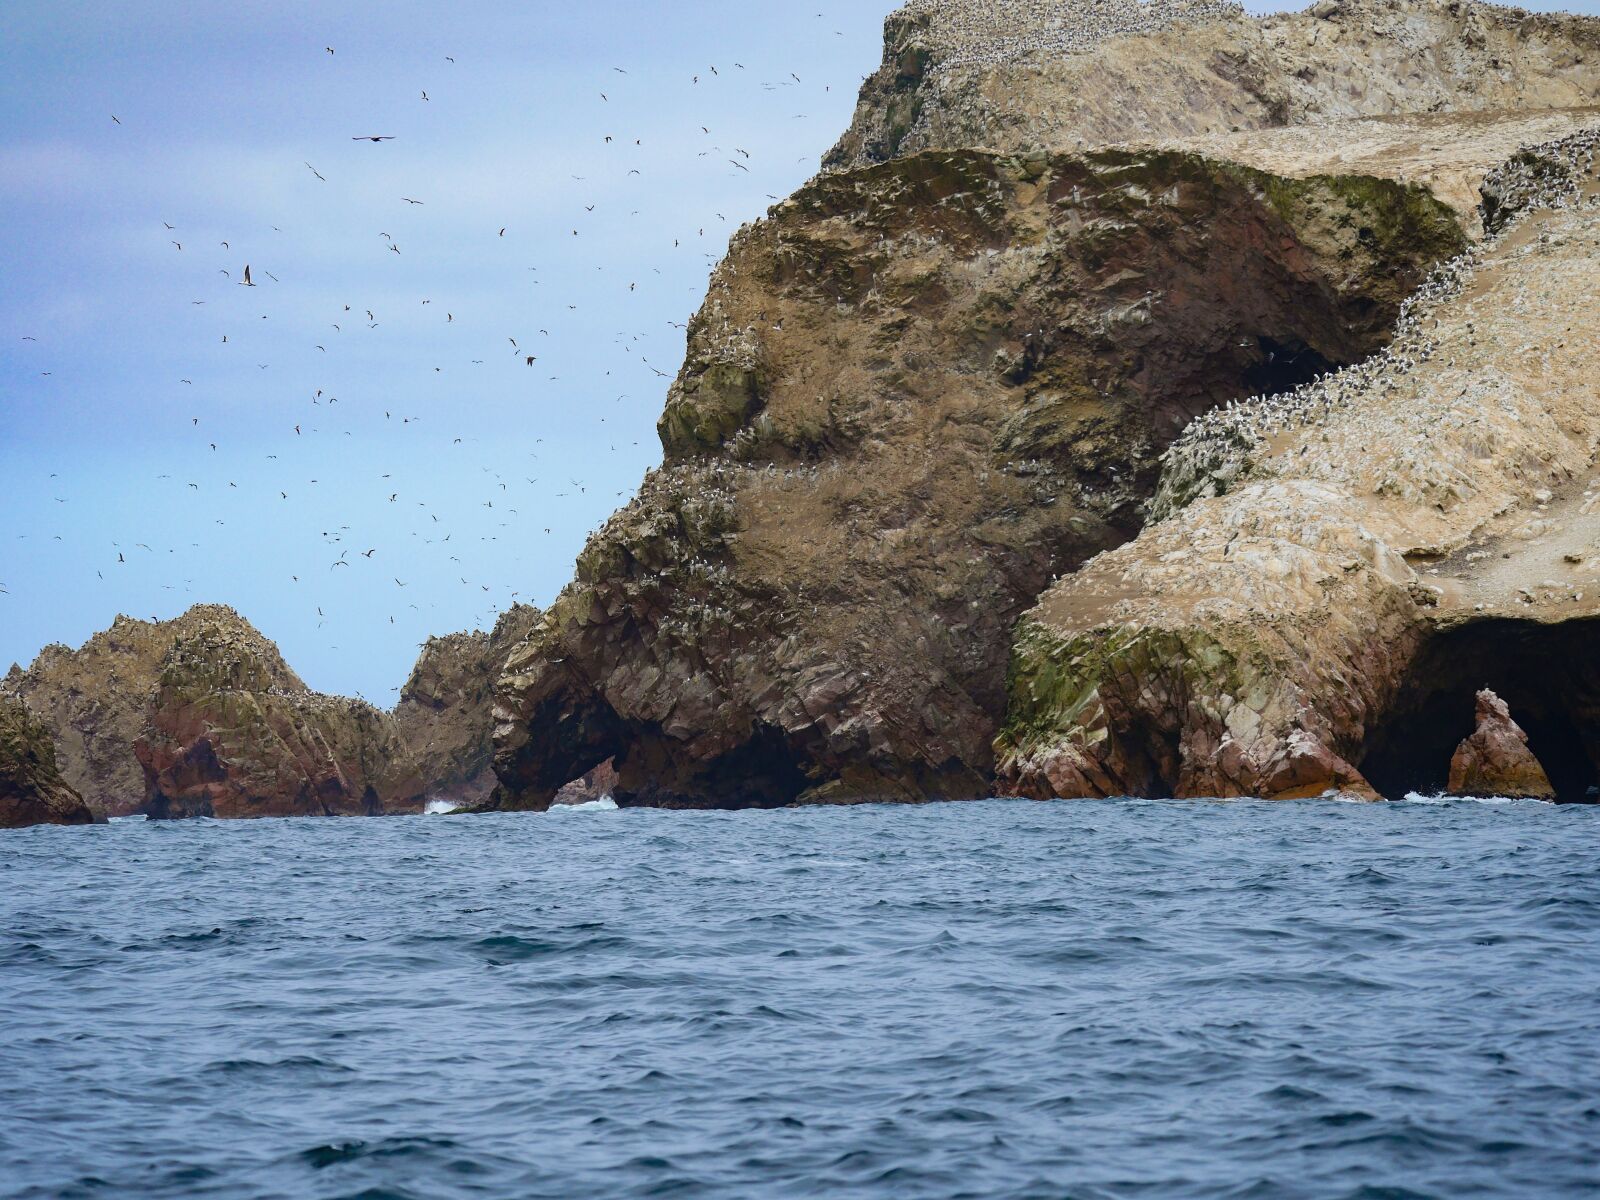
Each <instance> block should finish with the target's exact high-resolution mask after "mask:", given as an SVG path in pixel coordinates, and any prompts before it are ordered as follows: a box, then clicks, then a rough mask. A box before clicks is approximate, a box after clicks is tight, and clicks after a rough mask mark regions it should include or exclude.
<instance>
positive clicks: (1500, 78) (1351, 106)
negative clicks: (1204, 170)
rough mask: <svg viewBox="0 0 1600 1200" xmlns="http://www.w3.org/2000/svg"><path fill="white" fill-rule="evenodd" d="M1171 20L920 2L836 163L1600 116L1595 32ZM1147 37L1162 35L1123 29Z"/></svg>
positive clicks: (1435, 12) (1419, 22)
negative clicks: (1503, 116)
mask: <svg viewBox="0 0 1600 1200" xmlns="http://www.w3.org/2000/svg"><path fill="white" fill-rule="evenodd" d="M1160 7H1161V11H1160V12H1159V13H1158V14H1157V19H1154V20H1152V19H1151V18H1150V16H1149V15H1148V13H1147V11H1146V9H1145V8H1144V6H1141V5H1139V4H1138V3H1137V0H1036V2H1031V3H1000V4H993V3H991V4H975V3H969V2H967V0H925V2H924V0H916V2H914V3H911V4H908V5H906V6H905V7H904V8H902V9H900V10H899V11H897V12H896V13H894V14H893V15H891V16H890V18H889V19H888V21H887V23H886V25H885V52H884V62H883V66H882V67H881V68H880V69H879V71H878V72H877V74H875V75H874V76H872V77H871V78H869V79H868V81H867V83H866V85H865V86H864V87H863V89H862V94H861V102H860V105H859V107H858V109H857V112H856V117H855V121H854V122H853V124H852V125H851V128H850V130H849V132H848V133H846V134H845V136H844V138H843V139H842V140H841V141H840V143H839V145H838V146H837V147H836V148H835V149H834V151H833V152H832V154H830V156H829V157H828V159H827V165H828V166H829V167H831V168H847V167H852V166H861V165H863V164H866V163H872V162H881V161H883V160H885V159H887V158H892V157H895V156H897V155H902V154H909V153H916V152H918V151H922V150H927V149H935V148H952V147H977V148H984V149H993V150H999V151H1007V152H1017V151H1027V150H1035V149H1050V150H1060V149H1081V148H1084V147H1089V146H1099V145H1113V144H1118V143H1127V142H1146V141H1151V140H1154V141H1158V142H1161V143H1163V144H1165V143H1166V142H1168V141H1171V140H1172V139H1181V138H1194V137H1204V136H1208V135H1219V134H1228V133H1230V132H1233V131H1238V130H1261V129H1273V128H1278V127H1283V126H1299V125H1319V126H1322V125H1330V124H1333V123H1336V122H1344V121H1350V120H1354V119H1358V118H1365V117H1386V116H1395V115H1399V114H1420V113H1457V112H1485V113H1488V112H1497V111H1515V112H1521V113H1533V112H1536V111H1540V110H1547V109H1560V108H1576V107H1583V106H1586V105H1593V104H1596V103H1600V22H1597V21H1595V20H1593V19H1586V18H1580V17H1571V16H1555V15H1531V14H1528V13H1525V12H1522V11H1521V10H1518V9H1514V8H1504V7H1500V6H1498V5H1492V4H1481V3H1472V2H1470V0H1323V2H1321V3H1318V4H1316V5H1314V6H1313V7H1312V8H1311V9H1310V10H1308V11H1306V12H1302V13H1290V14H1282V15H1276V16H1271V17H1264V18H1252V17H1246V16H1244V15H1243V14H1242V12H1240V13H1236V14H1235V15H1229V10H1228V8H1227V6H1219V5H1214V4H1200V5H1191V6H1186V5H1183V4H1181V3H1178V4H1166V5H1163V6H1160ZM1186 9H1188V10H1191V11H1190V14H1189V15H1187V16H1186V15H1185V10H1186ZM1164 24H1171V25H1173V26H1174V27H1172V28H1168V29H1164V30H1163V29H1161V28H1160V26H1162V25H1164ZM1140 29H1153V30H1155V31H1154V32H1148V33H1143V34H1139V33H1131V34H1123V33H1121V32H1120V31H1124V30H1127V31H1136V30H1140ZM1063 31H1066V33H1067V34H1068V35H1069V36H1064V35H1063ZM1338 136H1339V135H1337V134H1330V135H1329V137H1330V139H1335V138H1337V137H1338Z"/></svg>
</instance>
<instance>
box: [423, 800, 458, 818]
mask: <svg viewBox="0 0 1600 1200" xmlns="http://www.w3.org/2000/svg"><path fill="white" fill-rule="evenodd" d="M460 807H461V805H459V804H457V803H456V802H455V801H454V800H429V801H428V806H427V807H426V808H424V809H423V810H422V811H423V812H425V813H426V814H427V815H428V816H430V817H437V816H442V815H444V814H445V813H453V812H455V810H456V809H458V808H460Z"/></svg>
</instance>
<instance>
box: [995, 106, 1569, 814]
mask: <svg viewBox="0 0 1600 1200" xmlns="http://www.w3.org/2000/svg"><path fill="white" fill-rule="evenodd" d="M1595 141H1596V139H1595V137H1594V136H1593V135H1590V136H1589V137H1587V138H1581V137H1580V138H1574V139H1571V140H1570V141H1569V142H1568V143H1567V144H1566V145H1564V146H1561V147H1557V148H1552V149H1548V150H1544V151H1541V152H1539V153H1537V154H1530V155H1527V156H1524V157H1523V158H1522V159H1521V160H1520V161H1519V163H1518V164H1517V166H1516V169H1515V170H1514V171H1513V172H1511V173H1510V174H1509V175H1508V176H1507V177H1506V179H1509V180H1511V184H1509V185H1508V184H1507V183H1506V180H1505V179H1502V180H1498V181H1493V180H1492V181H1491V191H1492V193H1493V194H1494V195H1496V196H1497V197H1500V198H1501V199H1502V200H1508V201H1511V202H1512V203H1513V204H1515V203H1516V196H1517V195H1518V193H1519V191H1521V192H1527V191H1532V192H1534V193H1541V194H1542V195H1543V196H1544V198H1546V199H1549V198H1552V197H1554V198H1558V199H1559V205H1560V206H1559V207H1557V208H1554V209H1539V208H1537V207H1535V210H1534V211H1532V212H1531V213H1530V214H1529V215H1526V216H1524V217H1523V218H1522V219H1521V220H1520V221H1518V222H1515V223H1512V224H1511V225H1510V227H1509V230H1508V231H1507V232H1505V233H1504V234H1503V235H1501V236H1500V237H1499V238H1497V239H1496V240H1495V241H1493V242H1492V243H1491V244H1490V245H1489V246H1488V247H1487V248H1486V249H1484V250H1483V251H1482V252H1481V254H1478V255H1475V256H1473V257H1472V258H1470V259H1467V260H1464V261H1465V264H1466V266H1465V269H1463V270H1461V271H1459V272H1455V273H1452V274H1449V275H1448V276H1447V277H1446V282H1444V283H1441V284H1440V285H1438V286H1436V287H1434V288H1432V289H1429V291H1430V293H1431V294H1434V295H1435V297H1436V298H1435V299H1434V300H1432V301H1429V302H1427V303H1426V304H1423V305H1420V306H1419V307H1418V308H1417V310H1416V311H1415V313H1414V314H1413V315H1414V317H1415V320H1414V321H1413V322H1412V323H1411V331H1410V333H1409V334H1408V335H1407V336H1406V337H1404V338H1403V339H1402V340H1401V341H1400V342H1398V343H1397V346H1396V349H1395V350H1394V351H1393V352H1392V353H1391V354H1390V355H1388V356H1386V357H1385V358H1382V359H1379V360H1376V361H1375V362H1374V363H1373V364H1370V365H1364V366H1362V367H1359V368H1355V369H1352V370H1351V371H1348V372H1345V373H1343V374H1342V375H1340V376H1335V377H1333V378H1332V379H1331V380H1329V381H1326V382H1325V383H1324V384H1322V385H1318V387H1317V388H1314V389H1311V390H1309V391H1307V392H1305V393H1303V394H1302V395H1301V396H1299V397H1298V398H1293V397H1292V398H1289V399H1287V400H1286V399H1284V398H1276V399H1273V400H1270V401H1267V402H1265V403H1263V404H1261V405H1257V406H1251V407H1247V408H1245V409H1241V410H1238V411H1237V412H1234V413H1223V414H1218V415H1217V416H1216V417H1215V418H1208V419H1207V421H1206V422H1202V423H1200V425H1199V427H1197V429H1196V430H1194V431H1191V433H1189V434H1187V435H1186V437H1185V440H1184V442H1183V443H1180V445H1179V446H1178V447H1176V448H1175V449H1174V451H1173V452H1172V455H1171V456H1170V458H1169V461H1168V464H1167V471H1168V474H1169V475H1176V476H1178V477H1180V478H1181V479H1182V480H1183V483H1182V486H1181V487H1177V488H1172V487H1169V488H1168V489H1167V498H1168V499H1169V500H1171V501H1172V507H1174V508H1176V510H1177V511H1175V513H1174V515H1171V516H1170V517H1169V518H1168V519H1166V520H1162V521H1160V522H1159V523H1156V524H1154V525H1152V526H1150V527H1149V528H1147V529H1146V530H1145V531H1144V533H1143V534H1142V535H1141V536H1140V537H1139V538H1137V539H1136V540H1135V541H1133V542H1131V543H1130V544H1128V545H1126V546H1123V547H1121V548H1119V549H1117V550H1115V551H1112V552H1110V553H1108V554H1105V555H1102V556H1101V557H1100V558H1098V559H1096V560H1095V561H1094V562H1092V563H1090V564H1089V565H1088V566H1086V567H1085V568H1084V570H1083V571H1082V572H1080V573H1079V574H1077V575H1075V576H1073V577H1072V578H1070V579H1066V580H1063V581H1062V582H1061V583H1059V584H1058V585H1057V586H1056V587H1055V588H1053V589H1051V590H1050V591H1049V592H1048V593H1046V594H1045V596H1044V597H1043V598H1042V600H1041V602H1040V603H1039V605H1038V606H1037V607H1036V608H1035V609H1034V610H1033V611H1032V612H1031V613H1030V614H1029V615H1028V617H1027V618H1026V619H1025V620H1024V621H1023V622H1022V624H1021V626H1020V632H1019V636H1018V641H1017V646H1016V649H1015V653H1014V656H1013V666H1012V677H1011V709H1010V715H1009V719H1008V724H1007V727H1006V730H1005V732H1004V733H1003V735H1002V737H1001V738H1000V740H999V744H998V749H999V751H1000V753H1001V776H1002V780H1003V781H1004V783H1005V785H1006V787H1007V789H1008V790H1010V791H1013V792H1016V793H1018V794H1022V795H1033V796H1095V795H1119V794H1129V795H1156V794H1160V795H1177V796H1203V795H1224V796H1227V795H1251V794H1257V795H1266V796H1297V795H1312V794H1316V793H1318V792H1320V791H1322V790H1324V789H1326V788H1337V789H1343V790H1347V791H1351V792H1354V793H1357V794H1362V795H1373V794H1378V793H1382V794H1388V795H1396V794H1401V793H1403V792H1404V791H1405V790H1409V789H1412V788H1439V787H1442V786H1443V785H1444V783H1445V781H1446V774H1447V771H1448V766H1449V761H1450V755H1451V751H1452V748H1453V747H1454V746H1455V745H1456V744H1457V743H1458V742H1459V741H1460V740H1461V739H1462V738H1464V737H1466V736H1467V735H1468V734H1469V733H1470V732H1471V731H1472V728H1473V719H1472V712H1473V702H1474V697H1475V695H1476V693H1477V691H1478V690H1479V689H1480V688H1483V687H1485V686H1488V687H1492V688H1493V689H1494V691H1495V692H1497V693H1498V694H1499V695H1500V696H1502V697H1504V698H1505V700H1506V701H1507V702H1508V703H1509V704H1510V706H1511V708H1512V710H1513V711H1515V712H1517V713H1518V717H1519V721H1520V722H1521V723H1522V724H1523V725H1524V726H1525V728H1526V729H1527V730H1528V733H1529V735H1530V738H1531V742H1532V749H1533V751H1534V753H1535V754H1536V755H1537V756H1538V758H1539V760H1540V761H1541V762H1542V763H1544V765H1545V767H1546V768H1547V769H1548V770H1549V772H1550V775H1551V779H1552V782H1553V783H1554V784H1555V786H1556V789H1557V791H1558V792H1560V793H1561V794H1562V795H1563V796H1564V797H1568V798H1571V797H1574V796H1576V795H1581V794H1582V792H1583V791H1584V790H1585V789H1586V788H1587V787H1588V786H1590V785H1592V784H1593V783H1594V782H1596V780H1600V667H1597V666H1596V662H1597V661H1600V660H1597V656H1596V654H1595V650H1596V649H1600V642H1596V640H1595V639H1596V637H1597V635H1600V621H1597V619H1600V559H1597V558H1596V557H1595V555H1596V551H1597V549H1600V516H1597V515H1596V511H1595V510H1596V508H1597V507H1600V476H1597V474H1596V451H1597V448H1600V390H1597V387H1600V385H1597V379H1600V376H1597V373H1596V370H1595V363H1596V361H1597V360H1600V335H1597V331H1600V210H1597V209H1596V207H1595V200H1596V197H1597V194H1600V189H1597V187H1596V184H1595V181H1594V148H1595ZM1519 180H1520V181H1521V182H1520V183H1518V182H1517V181H1519ZM1487 211H1488V215H1489V216H1490V221H1489V224H1490V226H1491V228H1493V227H1495V226H1498V225H1503V224H1505V222H1506V221H1507V219H1508V218H1509V217H1510V215H1511V213H1512V211H1513V210H1512V209H1508V208H1507V207H1506V206H1505V204H1503V203H1502V204H1501V205H1500V206H1499V208H1498V211H1496V209H1495V208H1493V207H1491V208H1490V209H1489V210H1487ZM1197 463H1198V464H1202V466H1201V467H1200V468H1198V469H1197V467H1196V464H1197ZM1207 472H1210V473H1211V474H1210V476H1209V477H1208V475H1207ZM1218 493H1221V494H1218ZM1191 495H1192V496H1198V497H1199V498H1197V499H1194V500H1193V501H1192V502H1191V503H1188V505H1187V507H1183V506H1182V504H1183V501H1184V500H1185V499H1186V498H1187V497H1188V496H1191Z"/></svg>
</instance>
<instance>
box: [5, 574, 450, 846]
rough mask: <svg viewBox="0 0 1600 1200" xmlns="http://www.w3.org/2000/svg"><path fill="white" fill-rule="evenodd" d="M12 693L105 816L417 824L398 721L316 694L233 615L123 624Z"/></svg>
mask: <svg viewBox="0 0 1600 1200" xmlns="http://www.w3.org/2000/svg"><path fill="white" fill-rule="evenodd" d="M0 693H3V694H5V695H8V696H10V697H11V698H13V699H15V700H19V701H21V702H22V703H23V704H24V705H26V707H27V708H28V709H29V711H30V712H32V713H33V714H34V716H35V717H36V718H37V719H38V720H39V721H40V722H41V723H42V724H43V725H44V726H45V727H46V728H47V729H49V730H50V731H51V732H52V733H53V734H54V737H55V741H56V745H57V747H58V749H59V753H60V763H61V774H62V776H63V777H64V779H65V780H66V781H67V782H68V783H69V785H71V786H73V787H75V788H76V789H77V790H79V791H80V792H81V793H82V794H83V796H84V798H85V799H86V800H87V801H88V802H89V804H90V805H91V806H92V807H93V808H94V809H96V810H97V811H100V812H103V813H107V814H109V815H113V816H115V815H119V814H126V813H133V812H145V813H148V814H150V815H152V816H157V817H175V816H197V815H204V816H217V817H235V816H267V815H273V816H281V815H291V814H300V813H375V812H395V811H402V812H403V811H418V810H420V808H421V807H422V804H423V801H424V798H425V794H426V791H427V787H426V780H425V779H424V777H423V775H422V773H421V768H420V767H419V766H418V765H417V762H416V760H415V758H414V757H413V755H412V753H411V750H410V748H409V747H408V746H407V745H406V743H405V742H404V740H403V739H402V737H401V735H400V731H399V729H398V727H397V725H396V723H395V721H394V719H393V718H391V717H390V716H389V715H388V714H386V713H383V712H381V711H379V710H377V709H375V708H373V707H372V706H371V705H368V704H366V703H364V702H361V701H356V700H346V699H343V698H341V697H334V696H323V695H319V694H317V693H314V692H312V691H311V690H310V689H308V688H307V687H306V685H305V684H304V682H302V681H301V679H300V677H299V676H298V675H296V674H295V673H294V671H292V670H291V669H290V668H289V666H288V664H287V663H286V662H284V660H283V656H282V655H281V654H280V653H279V652H278V648H277V647H276V646H275V645H273V644H272V643H271V642H270V641H268V640H267V639H266V638H264V637H263V636H262V635H261V634H260V633H259V632H258V631H257V630H256V629H255V628H254V627H253V626H252V625H251V624H250V623H249V622H248V621H246V620H245V619H244V618H243V617H241V616H240V615H239V614H238V613H236V612H234V611H233V610H232V609H231V608H227V607H224V606H221V605H197V606H196V607H194V608H191V609H190V610H189V611H188V612H186V613H184V614H183V615H182V616H180V617H178V618H176V619H174V620H171V621H137V620H134V619H132V618H129V617H118V618H117V620H116V621H115V622H114V623H113V624H112V626H111V628H110V629H108V630H106V631H105V632H103V633H99V634H96V635H95V636H94V637H92V638H90V639H89V641H88V642H86V643H85V644H84V645H83V646H82V647H80V648H79V649H77V650H73V649H70V648H68V647H66V646H50V647H47V648H46V649H45V650H44V651H43V652H41V653H40V655H39V657H38V658H37V659H36V660H35V662H34V663H33V665H32V666H31V667H30V668H29V669H28V670H27V671H20V670H15V671H13V672H12V673H11V674H10V675H8V676H7V677H6V680H5V681H4V683H3V685H0Z"/></svg>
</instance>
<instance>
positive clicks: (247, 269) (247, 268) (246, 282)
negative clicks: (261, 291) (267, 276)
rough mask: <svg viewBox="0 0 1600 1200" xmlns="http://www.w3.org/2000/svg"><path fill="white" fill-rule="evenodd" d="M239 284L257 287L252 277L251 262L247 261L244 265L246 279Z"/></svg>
mask: <svg viewBox="0 0 1600 1200" xmlns="http://www.w3.org/2000/svg"><path fill="white" fill-rule="evenodd" d="M239 286H240V287H255V282H254V281H253V280H252V279H251V278H250V264H249V263H245V265H244V279H243V280H242V281H241V282H240V284H239Z"/></svg>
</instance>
